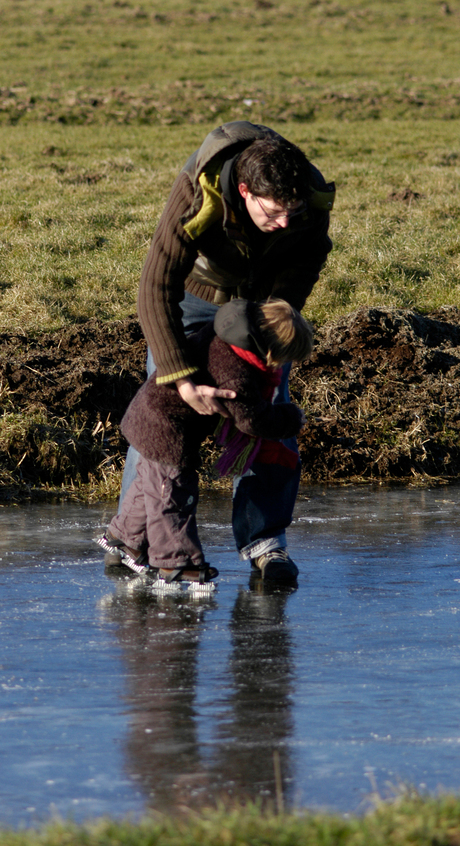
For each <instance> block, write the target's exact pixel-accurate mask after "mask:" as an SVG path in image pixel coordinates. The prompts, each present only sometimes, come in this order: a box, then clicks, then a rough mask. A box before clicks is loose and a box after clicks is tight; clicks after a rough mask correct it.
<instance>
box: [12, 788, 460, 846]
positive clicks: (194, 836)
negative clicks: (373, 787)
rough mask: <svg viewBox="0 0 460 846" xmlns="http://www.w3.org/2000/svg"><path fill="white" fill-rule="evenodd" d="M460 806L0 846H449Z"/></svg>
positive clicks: (168, 823)
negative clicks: (247, 845)
mask: <svg viewBox="0 0 460 846" xmlns="http://www.w3.org/2000/svg"><path fill="white" fill-rule="evenodd" d="M459 842H460V803H459V800H458V799H456V798H454V797H449V796H446V797H443V798H438V799H427V798H425V799H423V798H420V797H417V796H416V795H413V796H412V795H410V794H408V795H407V796H405V797H402V798H400V799H399V800H397V801H396V802H393V803H391V804H389V805H386V804H383V803H381V804H379V805H378V807H377V809H376V810H374V811H372V812H371V813H370V814H368V815H366V816H364V817H361V818H359V817H353V816H349V815H346V816H345V817H342V816H339V815H332V814H326V813H317V814H284V813H282V814H279V815H278V814H273V813H263V812H261V811H260V809H259V808H258V807H257V806H248V807H246V808H235V809H233V810H228V811H226V810H218V811H209V812H203V813H201V814H196V813H194V812H190V813H188V814H186V815H183V816H182V817H178V818H172V817H166V816H163V815H154V816H153V817H152V818H146V819H144V820H143V821H142V822H140V823H138V824H135V823H130V822H121V823H115V822H110V821H108V820H101V821H97V822H94V823H88V824H87V825H84V826H77V825H72V824H71V823H64V822H63V823H61V822H54V823H51V824H50V825H48V826H43V827H41V828H40V829H38V830H35V831H33V830H27V831H19V832H14V831H5V830H3V831H1V830H0V846H115V844H116V846H246V844H250V846H456V844H458V843H459Z"/></svg>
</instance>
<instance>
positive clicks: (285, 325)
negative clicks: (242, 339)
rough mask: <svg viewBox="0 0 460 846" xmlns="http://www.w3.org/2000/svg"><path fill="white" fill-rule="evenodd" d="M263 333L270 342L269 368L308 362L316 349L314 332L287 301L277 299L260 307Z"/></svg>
mask: <svg viewBox="0 0 460 846" xmlns="http://www.w3.org/2000/svg"><path fill="white" fill-rule="evenodd" d="M260 309H261V311H262V314H263V319H262V321H261V323H260V330H261V332H262V333H263V335H264V336H265V338H266V340H267V346H268V353H267V364H268V365H269V367H281V365H283V364H287V362H288V361H305V359H307V358H309V357H310V355H311V351H312V349H313V329H312V327H311V326H310V324H309V323H307V321H306V320H304V318H303V317H302V315H301V314H300V313H299V312H298V311H297V310H296V309H295V308H293V307H292V306H291V305H289V303H287V302H286V300H280V299H277V298H275V297H273V298H270V299H268V300H266V301H265V302H263V303H260Z"/></svg>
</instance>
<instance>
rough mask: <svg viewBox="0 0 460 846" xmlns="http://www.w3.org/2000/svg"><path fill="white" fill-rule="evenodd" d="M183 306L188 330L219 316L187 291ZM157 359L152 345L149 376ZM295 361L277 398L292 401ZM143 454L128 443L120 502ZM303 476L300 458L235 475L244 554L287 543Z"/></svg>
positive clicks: (236, 518) (238, 538)
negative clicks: (292, 465) (292, 464)
mask: <svg viewBox="0 0 460 846" xmlns="http://www.w3.org/2000/svg"><path fill="white" fill-rule="evenodd" d="M180 306H181V309H182V313H183V318H182V322H183V325H184V328H185V331H186V334H187V335H189V334H190V333H191V332H196V331H197V330H198V329H200V328H201V327H202V326H203V325H204V324H205V323H207V322H208V321H210V320H213V319H214V316H215V314H216V311H217V309H218V306H216V305H214V304H213V303H206V302H205V301H204V300H200V299H199V297H194V296H193V295H192V294H188V293H186V294H185V297H184V299H183V300H182V302H181V304H180ZM155 369H156V368H155V363H154V361H153V357H152V353H151V351H150V349H149V351H148V355H147V375H148V376H150V375H151V374H152V373H154V372H155ZM289 370H290V365H286V366H285V367H284V368H283V377H282V380H281V384H280V386H279V388H278V390H277V393H276V396H275V399H274V402H289V388H288V380H289ZM284 443H285V444H286V446H288V447H289V448H290V449H292V450H294V451H295V452H297V442H296V439H295V438H289V439H288V440H286V441H284ZM138 458H139V453H138V452H137V451H136V450H135V449H134V448H133V447H131V446H130V447H129V449H128V453H127V456H126V464H125V469H124V473H123V480H122V484H121V495H120V505H121V502H122V501H123V498H124V496H125V494H126V491H127V490H128V488H129V487H130V486H131V484H132V483H133V481H134V479H135V477H136V465H137V461H138ZM299 481H300V459H299V461H298V463H297V467H296V468H295V470H289V469H288V468H286V467H281V466H280V465H278V464H261V463H257V462H254V464H253V465H252V467H251V469H250V470H248V472H247V473H245V475H244V476H239V477H237V478H236V479H235V481H234V485H233V511H232V526H233V535H234V538H235V542H236V546H237V548H238V551H239V554H240V557H241V558H243V559H246V560H247V559H250V558H255V557H256V556H258V555H262V553H264V552H270V551H271V550H273V549H279V548H283V549H284V548H285V547H286V529H287V527H288V526H289V525H290V523H291V521H292V512H293V510H294V505H295V500H296V496H297V490H298V487H299Z"/></svg>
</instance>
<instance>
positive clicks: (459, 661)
mask: <svg viewBox="0 0 460 846" xmlns="http://www.w3.org/2000/svg"><path fill="white" fill-rule="evenodd" d="M459 512H460V488H459V487H451V488H442V489H439V488H438V489H433V490H418V489H390V490H388V489H380V488H367V487H362V488H361V487H358V488H357V487H348V488H342V489H321V488H312V489H305V490H303V491H302V493H301V495H300V496H299V500H298V505H297V509H296V519H295V523H294V525H293V526H292V528H291V530H290V535H289V538H290V552H291V554H292V556H293V557H294V558H295V560H296V561H297V562H298V564H299V567H300V570H301V576H300V579H299V586H298V589H297V590H295V591H288V592H283V591H273V590H272V591H265V590H264V589H263V588H261V586H260V584H259V585H255V586H254V585H251V586H250V584H249V572H248V566H247V564H245V563H244V562H239V561H238V558H237V556H236V554H235V552H234V547H233V540H232V534H231V528H230V523H229V516H230V502H229V499H228V497H227V496H226V495H220V496H217V495H216V496H215V497H212V498H211V497H207V498H205V499H204V500H203V502H202V504H201V509H200V515H201V522H202V524H203V530H202V539H203V541H204V544H205V546H206V550H207V553H208V556H207V557H208V560H209V561H210V562H211V563H213V564H217V565H218V567H219V569H220V572H221V575H220V578H219V580H218V588H217V590H216V591H215V593H214V594H213V595H212V596H211V597H208V598H201V599H194V598H193V597H192V596H190V595H188V594H186V593H183V592H181V593H180V594H179V595H178V596H171V595H165V596H162V595H155V594H154V593H153V591H152V589H151V588H149V587H148V586H147V585H146V584H145V583H144V582H143V581H142V580H139V579H137V578H135V577H134V576H133V577H132V578H131V577H129V578H128V577H124V578H123V577H120V575H119V574H117V573H114V572H113V571H112V572H109V571H104V567H103V563H102V557H101V554H100V551H99V549H98V547H96V545H95V544H93V542H92V538H93V536H94V535H95V534H96V533H98V532H99V531H100V530H101V529H102V528H103V527H105V525H106V523H107V522H108V520H109V519H110V517H111V516H112V508H110V507H107V506H101V505H98V506H84V505H71V504H57V505H31V506H21V507H14V506H4V507H1V508H0V583H1V590H0V685H1V697H0V751H1V761H2V765H1V767H0V825H3V826H5V825H6V826H13V827H18V826H21V825H29V824H33V823H35V822H40V821H43V820H47V819H49V817H50V815H53V814H59V815H61V816H63V817H71V818H73V819H75V820H77V821H81V820H84V819H88V818H92V817H96V816H100V815H111V816H113V817H116V818H119V817H122V816H125V815H127V814H131V815H133V816H134V817H137V816H140V815H141V814H142V813H143V812H144V811H145V810H146V809H147V808H149V807H153V808H160V809H163V810H167V809H168V808H173V807H175V806H177V805H180V804H183V803H185V804H187V805H192V806H194V807H199V805H200V804H208V803H209V802H210V801H212V800H213V799H215V798H218V797H221V796H233V797H244V798H248V797H249V798H256V797H262V798H263V797H268V798H272V799H273V800H275V799H276V795H278V799H279V797H280V795H281V789H282V795H283V797H284V803H285V806H286V807H293V806H294V807H309V808H318V807H327V808H329V809H333V810H336V811H341V812H345V811H349V812H359V811H360V810H361V809H362V808H363V807H364V803H365V802H366V797H368V796H369V794H370V792H371V791H372V789H373V788H374V787H375V786H376V787H377V789H378V790H379V791H380V793H381V794H382V795H387V793H388V791H389V790H390V789H391V787H389V785H390V786H392V787H393V788H395V789H397V787H398V785H399V784H400V783H401V782H404V783H409V784H412V785H415V786H416V787H417V788H419V789H420V790H421V791H422V792H423V791H429V792H431V793H434V792H436V791H438V790H439V789H444V790H450V791H455V792H459V791H460V673H459V665H460V637H459V628H460V626H459V624H460V566H459V557H460V556H459V543H458V541H459V534H460V530H459ZM275 772H278V773H280V778H281V782H282V788H281V786H280V778H279V777H278V780H277V778H276V777H275Z"/></svg>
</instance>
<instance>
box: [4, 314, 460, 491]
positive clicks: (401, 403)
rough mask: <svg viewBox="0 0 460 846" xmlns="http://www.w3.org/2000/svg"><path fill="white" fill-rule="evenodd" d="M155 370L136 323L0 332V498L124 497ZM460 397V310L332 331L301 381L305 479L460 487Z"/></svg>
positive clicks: (358, 320)
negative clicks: (138, 402)
mask: <svg viewBox="0 0 460 846" xmlns="http://www.w3.org/2000/svg"><path fill="white" fill-rule="evenodd" d="M144 362H145V343H144V341H143V338H142V334H141V331H140V328H139V326H138V323H137V321H136V320H135V319H128V320H125V321H120V322H115V323H109V324H108V323H102V322H98V321H96V320H90V321H88V322H86V323H84V324H81V325H77V326H73V327H69V328H66V329H64V330H61V331H59V332H54V333H46V334H43V335H41V336H39V337H33V338H32V337H27V336H24V335H19V334H17V335H0V414H1V416H0V499H3V500H7V499H11V498H18V497H23V496H28V497H30V496H32V497H36V496H40V495H49V493H53V494H56V493H58V492H60V493H61V494H64V495H69V494H72V493H73V494H74V495H78V496H93V497H95V496H103V495H106V496H110V495H113V496H114V495H116V493H117V486H118V483H119V478H120V472H119V471H120V469H121V467H122V465H123V456H124V453H125V450H126V443H125V442H124V440H123V438H122V437H121V435H120V432H119V428H118V424H119V422H120V419H121V417H122V415H123V412H124V410H125V408H126V406H127V404H128V402H129V400H130V398H131V397H132V396H133V394H134V392H135V391H136V389H137V387H138V385H140V384H141V382H142V381H143V378H144ZM459 388H460V312H459V310H458V309H450V308H446V309H443V310H441V311H439V312H437V313H435V314H430V315H428V316H421V315H419V314H415V313H414V312H411V311H403V310H397V309H377V308H372V309H367V308H363V309H360V310H359V311H357V312H354V313H353V314H350V315H348V316H347V317H345V318H343V319H341V320H340V321H338V322H336V323H334V324H329V325H327V326H324V327H322V328H321V329H320V330H318V332H317V334H316V344H315V352H314V355H313V357H312V359H311V361H310V362H308V363H307V364H305V365H303V366H301V367H297V368H296V369H295V370H294V373H293V377H292V394H293V399H295V400H296V401H297V402H299V403H300V404H302V405H303V406H304V407H305V408H306V412H307V417H308V421H307V425H306V427H305V430H304V431H303V433H302V435H301V438H300V451H301V456H302V462H303V481H304V482H308V483H315V482H322V483H324V482H333V483H338V482H342V483H343V482H345V481H354V482H356V481H363V480H364V481H366V480H367V481H385V482H390V481H395V480H399V481H403V482H406V481H408V480H412V481H417V482H430V483H433V482H438V483H439V482H448V481H453V480H456V479H458V478H459V477H460V443H459V432H460V404H459V394H460V391H459ZM211 458H212V451H211V449H209V450H208V452H207V455H205V472H204V475H205V476H207V475H208V467H209V466H210V464H211Z"/></svg>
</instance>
